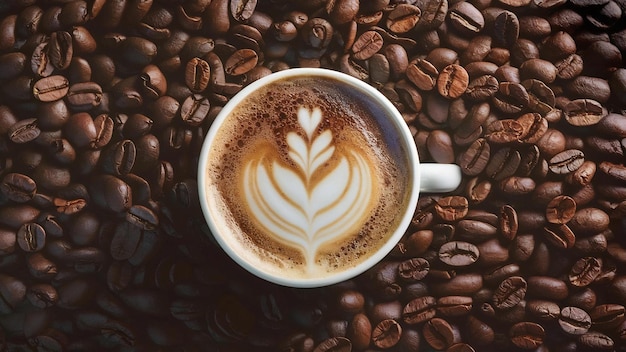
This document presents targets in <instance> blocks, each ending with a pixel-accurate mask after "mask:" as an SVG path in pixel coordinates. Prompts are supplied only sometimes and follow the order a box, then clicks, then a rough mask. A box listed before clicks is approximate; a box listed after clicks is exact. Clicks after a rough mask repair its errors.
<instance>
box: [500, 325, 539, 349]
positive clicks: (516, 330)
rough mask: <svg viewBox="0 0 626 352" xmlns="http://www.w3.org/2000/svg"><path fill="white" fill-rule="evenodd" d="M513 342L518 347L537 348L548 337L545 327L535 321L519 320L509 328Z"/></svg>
mask: <svg viewBox="0 0 626 352" xmlns="http://www.w3.org/2000/svg"><path fill="white" fill-rule="evenodd" d="M509 335H510V338H511V343H513V345H515V346H517V347H518V348H523V349H535V348H537V347H539V346H541V345H542V344H543V340H544V339H545V337H546V332H545V330H544V328H543V327H542V326H541V325H539V324H537V323H533V322H527V321H524V322H519V323H517V324H515V325H513V326H511V329H510V330H509Z"/></svg>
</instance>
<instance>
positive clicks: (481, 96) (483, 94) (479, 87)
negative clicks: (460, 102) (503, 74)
mask: <svg viewBox="0 0 626 352" xmlns="http://www.w3.org/2000/svg"><path fill="white" fill-rule="evenodd" d="M498 87H499V84H498V80H497V79H496V78H495V77H494V76H492V75H489V74H487V75H482V76H480V77H478V78H476V79H474V80H472V81H470V82H469V84H468V86H467V90H466V91H465V94H467V96H468V97H470V98H471V99H472V100H477V101H484V100H488V99H490V98H491V97H493V96H494V95H495V94H496V92H497V91H498Z"/></svg>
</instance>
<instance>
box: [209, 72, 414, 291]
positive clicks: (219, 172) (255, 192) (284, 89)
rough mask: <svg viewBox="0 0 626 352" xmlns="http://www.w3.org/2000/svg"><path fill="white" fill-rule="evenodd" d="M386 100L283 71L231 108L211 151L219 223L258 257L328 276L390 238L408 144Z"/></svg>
mask: <svg viewBox="0 0 626 352" xmlns="http://www.w3.org/2000/svg"><path fill="white" fill-rule="evenodd" d="M385 114H386V112H385V111H384V109H382V108H381V107H380V105H378V104H375V103H372V101H371V100H370V99H368V98H367V97H366V96H364V95H363V94H361V93H360V92H359V91H358V90H355V89H354V88H353V87H351V86H348V85H346V84H344V83H343V82H341V81H337V80H334V79H330V78H310V77H308V76H299V77H292V78H290V79H289V80H277V81H274V82H272V83H270V84H268V85H266V86H263V87H262V88H261V89H258V90H256V91H254V92H253V93H252V94H250V95H248V96H247V97H246V99H245V100H244V101H242V102H240V103H239V104H238V105H237V106H236V107H235V108H234V109H232V110H231V111H229V112H228V115H227V118H228V119H227V120H226V121H225V122H222V123H221V125H220V128H219V130H218V131H217V133H216V135H215V136H214V141H213V143H212V144H211V150H210V152H209V154H208V158H209V162H208V164H209V165H210V166H209V167H208V168H207V169H206V172H207V177H206V182H205V188H206V193H205V194H206V201H207V203H208V207H209V208H210V209H211V212H212V218H213V222H214V227H215V228H216V229H217V231H218V232H219V233H222V234H227V235H222V236H221V237H220V238H221V239H223V240H224V241H228V247H230V248H232V250H233V251H236V252H237V253H238V254H240V255H241V256H242V257H243V258H245V261H246V263H247V264H249V265H250V266H253V267H254V268H259V269H260V270H263V271H265V272H269V273H272V274H273V275H276V276H280V277H284V278H298V279H300V278H307V279H309V278H310V279H315V278H323V277H326V276H328V275H332V274H334V273H337V272H342V271H345V270H346V269H348V268H352V267H354V266H355V265H358V264H359V263H361V262H363V261H365V260H366V259H367V258H369V257H370V256H371V255H372V254H373V253H375V252H377V251H378V250H379V249H380V248H381V247H382V246H384V245H385V244H386V243H387V242H388V240H389V238H390V236H391V235H392V234H393V233H394V231H395V229H396V228H397V225H398V223H399V221H400V220H401V219H402V217H403V214H404V209H406V206H407V202H408V199H409V194H410V193H411V190H412V189H411V186H410V185H409V184H408V182H409V179H410V175H409V171H408V169H409V166H408V162H407V154H408V153H407V151H406V150H405V149H403V148H405V147H404V145H403V144H402V142H401V141H399V140H398V139H397V135H398V134H397V131H395V130H394V129H396V128H397V127H395V126H394V125H393V123H391V122H389V119H387V118H380V116H385Z"/></svg>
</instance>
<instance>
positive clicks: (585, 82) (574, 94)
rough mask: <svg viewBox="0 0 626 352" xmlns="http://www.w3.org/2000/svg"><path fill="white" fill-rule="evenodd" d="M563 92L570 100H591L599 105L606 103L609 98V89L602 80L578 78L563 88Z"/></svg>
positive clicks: (585, 77) (588, 77)
mask: <svg viewBox="0 0 626 352" xmlns="http://www.w3.org/2000/svg"><path fill="white" fill-rule="evenodd" d="M565 91H566V92H567V93H568V96H569V97H570V98H572V99H583V98H587V99H591V100H596V101H598V102H599V103H602V104H603V103H606V102H607V101H608V100H609V99H610V97H611V87H610V85H609V83H608V82H607V81H606V80H605V79H602V78H598V77H590V76H578V77H576V78H574V80H573V81H572V82H571V83H570V84H568V85H566V86H565Z"/></svg>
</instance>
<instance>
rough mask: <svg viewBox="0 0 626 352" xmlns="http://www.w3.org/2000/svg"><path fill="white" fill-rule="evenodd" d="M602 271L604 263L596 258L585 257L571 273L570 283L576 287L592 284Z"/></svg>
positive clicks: (574, 266) (575, 264) (577, 262)
mask: <svg viewBox="0 0 626 352" xmlns="http://www.w3.org/2000/svg"><path fill="white" fill-rule="evenodd" d="M601 270H602V263H601V261H600V260H599V259H597V258H594V257H583V258H580V259H579V260H577V261H576V262H575V263H574V265H573V266H572V269H571V270H570V272H569V276H568V278H569V282H570V284H572V285H573V286H576V287H584V286H587V285H589V284H591V283H592V282H593V281H594V280H595V279H596V277H597V276H598V275H599V274H600V272H601Z"/></svg>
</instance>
